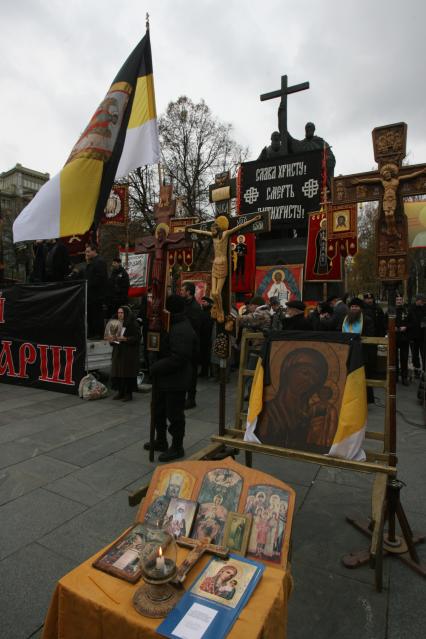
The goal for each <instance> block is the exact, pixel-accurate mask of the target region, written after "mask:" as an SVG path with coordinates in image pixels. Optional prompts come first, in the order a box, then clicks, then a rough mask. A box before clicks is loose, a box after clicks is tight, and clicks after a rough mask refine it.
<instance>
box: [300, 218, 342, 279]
mask: <svg viewBox="0 0 426 639" xmlns="http://www.w3.org/2000/svg"><path fill="white" fill-rule="evenodd" d="M330 248H331V254H330V251H329V249H330ZM335 249H336V247H335V240H333V241H332V242H329V241H328V239H327V216H326V214H325V213H311V214H310V216H309V222H308V244H307V248H306V261H305V281H306V282H339V281H340V280H341V279H342V260H341V257H340V254H339V253H338V252H337V251H336V250H335Z"/></svg>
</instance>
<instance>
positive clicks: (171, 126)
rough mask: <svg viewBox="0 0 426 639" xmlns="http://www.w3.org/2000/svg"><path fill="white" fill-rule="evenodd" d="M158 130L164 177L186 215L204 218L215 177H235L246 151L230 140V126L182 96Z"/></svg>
mask: <svg viewBox="0 0 426 639" xmlns="http://www.w3.org/2000/svg"><path fill="white" fill-rule="evenodd" d="M159 130H160V141H161V149H162V162H163V165H164V171H165V175H166V177H167V178H169V179H170V180H171V181H172V182H173V184H174V185H175V188H176V191H177V193H178V194H179V195H181V196H183V197H184V198H185V200H186V205H187V208H188V212H189V214H190V215H198V216H200V217H201V218H205V217H206V216H207V213H208V209H209V204H208V192H209V184H212V183H213V182H214V176H215V174H216V173H220V172H222V171H225V170H230V171H231V174H232V173H235V170H236V167H237V166H238V164H239V163H240V162H242V161H244V159H245V158H246V156H247V149H243V148H242V147H241V146H240V145H238V144H237V143H236V142H235V141H234V140H233V139H232V138H231V132H232V126H231V125H230V124H223V123H221V122H219V121H218V120H217V119H216V118H214V117H213V115H212V113H211V111H210V109H209V107H208V106H207V105H206V103H205V102H204V101H203V100H201V102H199V103H198V104H195V103H194V102H192V100H190V98H188V97H186V96H181V97H180V98H178V99H177V100H176V102H170V104H169V105H168V107H167V110H166V113H165V114H164V115H162V116H161V117H160V120H159Z"/></svg>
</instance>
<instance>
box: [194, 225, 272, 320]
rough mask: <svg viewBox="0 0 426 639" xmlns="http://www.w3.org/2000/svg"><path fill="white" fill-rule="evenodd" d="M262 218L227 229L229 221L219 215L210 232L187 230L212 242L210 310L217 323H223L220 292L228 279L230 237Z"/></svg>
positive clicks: (223, 315)
mask: <svg viewBox="0 0 426 639" xmlns="http://www.w3.org/2000/svg"><path fill="white" fill-rule="evenodd" d="M261 218H262V216H261V215H257V216H255V217H253V218H252V219H251V220H247V221H246V222H243V223H242V224H239V225H238V226H234V228H233V229H229V220H228V218H226V217H225V216H224V215H220V216H219V217H218V218H216V219H215V221H214V222H213V223H212V225H211V227H210V231H203V230H201V229H192V228H189V229H187V232H188V233H195V234H197V235H207V236H208V237H211V238H212V240H213V249H214V259H213V265H212V287H211V292H210V294H211V297H212V299H213V302H214V304H213V307H212V310H211V316H212V317H213V318H214V319H217V321H218V322H220V323H223V322H224V321H225V314H224V311H223V302H222V291H223V287H224V285H225V282H226V278H227V277H228V244H229V238H230V236H231V235H234V234H235V233H238V231H240V230H241V229H243V228H245V227H246V226H249V225H250V224H253V222H256V221H257V220H260V219H261Z"/></svg>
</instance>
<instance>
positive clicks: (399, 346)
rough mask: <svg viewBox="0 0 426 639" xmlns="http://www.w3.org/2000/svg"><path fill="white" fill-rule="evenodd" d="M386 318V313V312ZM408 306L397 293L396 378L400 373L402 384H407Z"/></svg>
mask: <svg viewBox="0 0 426 639" xmlns="http://www.w3.org/2000/svg"><path fill="white" fill-rule="evenodd" d="M386 318H387V319H388V315H387V314H386ZM408 319H409V318H408V308H407V306H406V304H404V298H403V297H402V295H399V294H398V293H397V295H396V298H395V334H396V379H397V381H398V378H399V375H401V381H402V384H403V385H404V386H409V384H410V382H409V381H408V354H409V348H410V344H409V340H408V325H409V323H408Z"/></svg>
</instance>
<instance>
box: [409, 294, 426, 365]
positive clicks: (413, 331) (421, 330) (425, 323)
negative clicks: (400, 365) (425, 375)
mask: <svg viewBox="0 0 426 639" xmlns="http://www.w3.org/2000/svg"><path fill="white" fill-rule="evenodd" d="M425 302H426V298H425V296H424V295H416V301H415V303H414V304H413V305H412V306H411V307H410V308H409V310H408V339H409V341H410V348H411V357H412V358H413V366H414V375H415V376H416V377H420V373H421V371H422V369H423V370H425V356H426V353H425V332H426V304H425ZM420 356H421V363H420Z"/></svg>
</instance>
